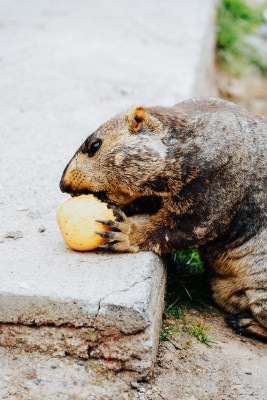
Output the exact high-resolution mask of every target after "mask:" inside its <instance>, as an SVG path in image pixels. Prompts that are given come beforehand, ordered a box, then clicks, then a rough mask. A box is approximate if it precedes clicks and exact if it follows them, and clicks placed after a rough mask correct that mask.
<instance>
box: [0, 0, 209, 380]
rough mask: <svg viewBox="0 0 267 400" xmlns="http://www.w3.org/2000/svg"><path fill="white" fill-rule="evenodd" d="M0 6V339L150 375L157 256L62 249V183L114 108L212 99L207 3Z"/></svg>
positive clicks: (159, 293)
mask: <svg viewBox="0 0 267 400" xmlns="http://www.w3.org/2000/svg"><path fill="white" fill-rule="evenodd" d="M0 5H1V17H0V18H1V20H0V30H1V44H0V77H1V78H0V79H1V80H0V108H1V114H0V122H1V136H0V140H1V160H0V163H1V165H0V170H1V191H0V220H1V227H0V237H1V239H0V242H1V243H0V251H1V258H0V263H1V264H0V273H1V281H0V323H1V325H0V326H1V331H0V345H10V346H22V347H24V348H27V349H28V350H31V349H39V350H41V351H45V352H51V353H53V354H55V353H58V354H65V353H68V354H75V355H79V356H82V357H93V358H100V359H105V358H108V357H110V356H111V357H112V358H113V359H114V363H113V364H112V365H113V366H114V368H117V369H119V368H126V369H127V368H128V369H133V370H135V371H137V372H138V373H139V375H140V376H147V375H149V373H151V370H152V366H153V360H154V358H155V354H156V349H157V342H158V332H159V329H160V317H161V311H162V307H163V291H164V282H165V274H164V268H163V265H162V261H161V260H160V259H159V258H158V257H157V256H155V255H154V254H152V253H141V254H137V255H130V254H112V255H110V254H107V253H105V252H101V251H99V252H96V253H76V252H74V251H71V250H69V249H68V248H67V247H66V246H65V244H64V243H63V241H62V239H61V236H60V233H59V230H58V227H57V225H56V221H55V210H56V208H57V206H58V204H59V203H60V202H61V201H63V199H64V198H65V196H64V195H62V194H61V193H60V191H59V189H58V182H59V179H60V176H61V173H62V170H63V168H64V166H65V164H66V162H67V161H68V160H69V159H70V157H71V156H72V154H73V153H74V151H75V150H76V149H77V147H78V146H79V145H80V143H81V142H82V141H83V140H84V139H85V138H86V137H87V136H88V134H89V133H91V132H92V131H93V130H94V129H96V128H97V127H98V126H99V125H100V124H101V123H103V122H104V121H105V120H106V119H108V118H109V117H110V116H112V115H113V114H115V113H117V112H119V111H121V110H122V109H126V108H128V107H130V106H131V105H133V104H144V105H154V104H162V105H172V104H174V103H177V102H179V101H181V100H183V99H185V98H188V97H192V96H193V95H194V94H197V95H200V94H202V95H208V94H214V88H213V85H212V79H211V77H212V73H211V72H210V65H211V62H210V60H211V59H212V55H213V38H214V35H213V30H212V26H213V21H212V12H213V1H212V0H207V1H205V2H202V1H201V0H191V1H189V2H177V1H176V0H167V1H166V2H160V1H154V0H153V1H152V0H148V1H146V2H143V1H141V0H137V1H135V2H131V1H123V0H118V1H117V2H116V7H114V4H113V3H112V2H110V1H109V0H100V1H98V2H95V1H93V0H91V1H86V2H85V1H82V0H78V1H77V0H76V1H71V0H69V1H66V0H57V1H54V0H45V1H44V0H43V1H38V2H36V1H34V0H25V1H24V2H21V1H19V0H15V1H13V2H10V1H8V0H1V1H0ZM16 231H19V233H15V234H12V232H16ZM7 232H11V234H7ZM5 236H9V237H5ZM10 236H11V237H10ZM12 236H13V237H12Z"/></svg>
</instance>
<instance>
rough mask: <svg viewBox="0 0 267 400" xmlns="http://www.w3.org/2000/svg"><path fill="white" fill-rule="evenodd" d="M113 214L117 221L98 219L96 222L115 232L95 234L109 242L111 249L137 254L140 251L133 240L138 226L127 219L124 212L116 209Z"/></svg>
mask: <svg viewBox="0 0 267 400" xmlns="http://www.w3.org/2000/svg"><path fill="white" fill-rule="evenodd" d="M113 212H114V215H115V217H116V219H117V220H116V221H112V220H110V219H108V220H106V219H96V221H97V222H100V223H101V224H103V225H105V226H107V227H108V228H112V229H114V230H111V231H105V232H95V233H97V234H98V235H100V236H101V237H102V238H104V239H107V240H108V241H109V242H108V247H109V249H112V250H118V251H126V252H131V253H137V252H138V251H139V250H140V249H139V246H137V245H136V244H135V243H134V240H133V239H134V235H133V232H134V231H135V229H136V225H135V224H134V223H133V222H132V221H131V220H130V219H129V218H127V217H126V215H125V214H124V212H123V211H121V210H119V209H117V208H116V209H113Z"/></svg>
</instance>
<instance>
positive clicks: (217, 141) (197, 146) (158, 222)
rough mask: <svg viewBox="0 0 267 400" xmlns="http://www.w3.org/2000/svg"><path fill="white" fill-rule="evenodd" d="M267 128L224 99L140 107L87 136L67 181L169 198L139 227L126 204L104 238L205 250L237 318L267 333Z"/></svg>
mask: <svg viewBox="0 0 267 400" xmlns="http://www.w3.org/2000/svg"><path fill="white" fill-rule="evenodd" d="M266 135H267V119H266V118H263V117H259V116H256V115H254V114H251V113H249V112H247V111H246V110H244V109H242V108H240V107H238V106H236V105H235V104H233V103H229V102H226V101H223V100H220V99H215V98H210V99H209V98H207V99H192V100H188V101H186V102H183V103H181V104H178V105H176V106H174V107H169V108H167V107H149V108H147V109H145V108H144V107H132V108H131V109H130V110H129V111H128V112H126V113H122V114H119V115H117V116H116V117H114V118H112V119H111V120H109V121H108V122H107V123H105V124H104V125H102V126H101V127H100V128H99V129H98V130H97V131H96V132H95V133H93V134H92V135H91V136H90V137H89V138H88V139H87V140H86V141H85V142H84V144H83V145H82V146H81V147H80V149H79V150H78V151H77V153H76V154H75V155H74V157H73V158H72V160H71V161H70V163H69V164H68V165H67V167H66V169H65V171H64V173H63V176H62V179H61V183H60V187H61V189H62V190H63V191H67V192H70V193H71V194H73V195H79V194H82V193H94V194H95V195H96V196H98V197H99V198H101V199H102V200H104V201H107V202H108V203H109V204H110V205H111V206H123V205H126V204H128V203H131V202H132V201H133V200H135V201H138V199H142V198H149V196H156V197H157V198H159V199H161V207H160V209H159V210H158V211H157V212H156V214H154V215H152V216H151V217H150V218H148V219H147V220H146V221H145V222H144V223H141V224H139V225H136V224H134V223H133V222H131V220H129V219H128V218H127V217H126V215H125V214H124V213H122V212H121V211H119V210H118V211H117V213H118V220H117V222H115V223H114V222H111V221H103V223H105V224H106V225H107V226H110V227H111V228H114V231H111V232H107V233H103V234H102V236H105V237H106V239H108V240H109V243H110V245H111V247H113V248H114V249H115V250H119V251H130V252H137V251H141V250H152V251H155V252H156V253H158V254H161V253H166V252H172V251H174V250H182V249H186V248H193V247H197V248H199V250H200V252H201V255H202V257H203V260H204V261H205V264H206V266H207V268H208V271H209V274H210V282H211V288H212V291H213V297H214V299H215V301H216V302H217V303H218V304H219V305H221V306H222V307H223V308H224V309H225V310H227V311H228V312H230V313H234V315H231V316H230V317H229V318H228V322H229V323H230V324H231V325H232V326H233V327H234V328H235V329H237V330H238V331H239V332H241V333H244V334H252V335H258V336H259V337H261V338H267V330H266V328H267V309H266V300H267V290H266V287H267V284H266V280H267V279H266V264H267V243H266V242H267V239H266V186H267V182H266V157H265V154H266ZM99 140H101V141H102V144H101V146H100V147H99V149H98V150H97V151H96V152H95V153H94V155H93V156H92V155H91V153H90V151H91V149H92V146H93V145H94V143H95V141H99ZM89 149H90V151H89ZM88 154H89V155H90V156H89V155H88ZM242 316H243V317H242Z"/></svg>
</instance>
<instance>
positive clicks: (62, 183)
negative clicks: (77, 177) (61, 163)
mask: <svg viewBox="0 0 267 400" xmlns="http://www.w3.org/2000/svg"><path fill="white" fill-rule="evenodd" d="M59 188H60V190H61V192H63V193H70V192H71V187H70V185H67V184H66V183H65V180H64V175H63V176H62V178H61V180H60V182H59Z"/></svg>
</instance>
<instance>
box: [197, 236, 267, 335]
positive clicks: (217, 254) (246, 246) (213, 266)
mask: <svg viewBox="0 0 267 400" xmlns="http://www.w3.org/2000/svg"><path fill="white" fill-rule="evenodd" d="M260 239H264V240H260ZM265 239H266V237H265V234H263V233H262V234H261V235H258V237H253V238H251V240H248V241H246V242H245V243H243V244H242V245H240V246H239V247H236V248H229V247H228V249H225V248H224V249H222V248H220V249H218V248H216V247H215V246H214V247H211V246H209V248H205V252H204V257H205V258H206V259H207V261H208V265H209V270H210V273H211V281H210V282H211V290H212V295H213V298H214V300H215V302H216V303H217V304H219V305H220V306H221V307H222V308H223V309H224V310H225V311H226V312H228V313H229V315H228V316H227V317H226V322H227V324H228V325H230V326H231V327H232V328H233V329H234V330H235V331H236V332H238V333H240V334H242V335H246V336H253V337H257V338H258V339H260V340H264V341H266V340H267V272H266V265H267V260H266V255H267V249H266V247H265V243H266V240H265ZM204 261H205V260H204Z"/></svg>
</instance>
